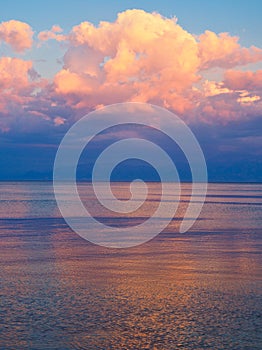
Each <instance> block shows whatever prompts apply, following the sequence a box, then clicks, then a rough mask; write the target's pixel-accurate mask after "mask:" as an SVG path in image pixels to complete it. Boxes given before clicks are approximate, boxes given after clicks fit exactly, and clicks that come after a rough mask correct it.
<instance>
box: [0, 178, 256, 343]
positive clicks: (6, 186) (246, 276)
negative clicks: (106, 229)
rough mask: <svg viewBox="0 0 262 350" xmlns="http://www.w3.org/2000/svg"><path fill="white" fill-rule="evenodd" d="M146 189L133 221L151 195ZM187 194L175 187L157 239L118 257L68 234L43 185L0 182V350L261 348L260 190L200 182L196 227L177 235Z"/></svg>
mask: <svg viewBox="0 0 262 350" xmlns="http://www.w3.org/2000/svg"><path fill="white" fill-rule="evenodd" d="M88 186H90V185H89V184H85V183H83V184H80V190H81V195H82V198H83V200H84V201H85V202H86V204H87V206H88V203H89V204H90V203H91V201H92V198H90V196H89V194H88V193H89V191H88ZM114 186H115V189H114V190H115V192H116V193H117V194H118V196H119V197H123V196H126V195H127V194H126V193H127V192H126V190H127V188H126V184H121V183H118V184H115V185H114ZM150 191H151V192H150V197H149V202H148V205H147V206H146V207H145V208H144V209H143V212H142V213H141V217H146V216H147V215H148V211H150V208H152V207H154V205H155V204H154V203H155V200H156V198H157V197H158V195H159V186H158V185H157V184H153V183H152V184H150ZM189 193H190V185H187V184H184V185H183V196H182V198H181V207H180V211H179V212H178V215H177V217H176V218H175V220H173V221H172V223H171V224H170V225H169V226H168V227H167V228H166V229H165V231H164V232H163V233H162V234H160V235H159V236H158V237H156V238H154V239H153V240H151V241H150V242H148V243H146V244H143V245H141V246H137V247H134V248H129V249H120V250H119V249H107V248H103V247H99V246H95V245H93V244H91V243H88V242H87V241H85V240H83V239H82V238H81V237H79V236H78V235H76V234H75V233H73V232H72V231H71V230H70V229H69V228H68V226H67V225H66V223H65V222H64V220H63V219H62V218H61V215H60V213H59V210H58V208H57V206H56V203H55V200H54V195H53V189H52V184H51V183H47V182H46V183H39V182H23V183H22V182H21V183H0V196H1V197H0V218H1V219H0V251H1V255H0V264H1V269H0V283H1V284H0V286H1V289H0V348H1V349H5V350H8V349H52V350H54V349H61V350H62V349H63V350H64V349H90V350H95V349H105V350H107V349H117V350H120V349H132V350H136V349H137V350H140V349H159V350H162V349H167V350H173V349H187V350H188V349H190V350H191V349H192V350H197V349H236V350H240V349H250V350H251V349H261V348H262V336H261V328H262V327H261V326H262V302H261V290H262V275H261V266H262V255H261V248H262V237H261V227H262V211H261V208H262V207H261V205H262V185H258V184H210V185H209V191H208V196H207V200H206V203H205V205H204V207H203V211H202V213H201V216H200V218H199V220H198V221H197V222H196V223H195V225H194V226H193V228H192V229H191V230H190V232H188V233H186V234H178V233H177V227H178V225H179V222H180V220H181V218H182V214H183V210H184V207H185V206H186V205H187V202H188V200H189V198H190V196H189ZM171 200H172V198H171ZM193 200H195V201H197V200H198V198H197V197H196V198H194V199H193ZM69 205H70V203H69ZM103 217H104V218H106V220H107V221H108V222H111V221H114V224H116V223H117V220H120V219H121V218H117V217H110V216H109V215H108V213H105V215H103ZM163 219H164V218H163ZM110 220H111V221H110ZM128 220H131V221H132V220H137V219H136V218H134V217H131V216H130V217H129V218H128ZM120 221H121V220H120Z"/></svg>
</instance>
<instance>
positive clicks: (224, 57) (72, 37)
mask: <svg viewBox="0 0 262 350" xmlns="http://www.w3.org/2000/svg"><path fill="white" fill-rule="evenodd" d="M15 28H16V29H15ZM32 33H33V32H32V30H31V28H30V26H28V25H27V24H25V23H22V22H19V21H9V22H4V23H2V24H1V25H0V38H1V39H2V40H4V41H5V42H7V43H9V44H10V45H12V47H13V48H14V49H15V50H16V51H22V50H24V49H25V48H28V47H30V46H31V45H32ZM38 39H39V40H40V41H41V42H43V41H46V40H49V39H53V40H56V41H64V40H66V42H67V43H66V44H67V51H66V53H65V55H64V58H63V63H64V65H63V68H62V69H61V70H60V71H58V73H57V74H55V76H54V77H53V79H50V80H51V81H50V83H49V84H47V82H46V81H44V79H39V77H38V75H37V73H36V72H35V71H34V69H33V63H32V62H31V61H23V60H20V59H17V58H8V57H3V58H1V60H0V70H1V76H0V88H1V90H2V95H1V97H0V111H2V112H3V111H5V112H4V113H13V112H10V110H11V108H13V107H11V106H15V108H14V110H16V108H20V110H22V111H24V112H25V113H27V112H28V111H30V114H31V115H33V116H35V117H41V118H45V120H49V119H48V118H50V120H51V119H52V125H62V124H63V123H64V122H65V115H68V114H70V116H72V114H73V115H74V117H75V118H78V117H79V116H81V115H83V114H84V113H86V112H88V111H90V110H92V109H96V108H97V106H100V105H108V104H112V103H119V102H126V101H139V102H148V103H153V104H157V105H160V106H163V107H166V108H168V109H170V110H172V111H173V112H175V113H178V114H179V115H181V116H182V117H184V119H186V120H187V121H189V122H192V121H194V122H195V121H201V122H208V123H213V122H227V121H229V120H235V119H238V118H247V117H248V116H253V115H254V116H257V115H258V114H259V113H260V114H261V110H262V106H261V104H262V102H261V97H262V87H261V86H262V82H261V81H262V73H261V72H262V71H259V70H258V71H257V72H251V71H250V72H243V71H241V70H239V66H240V65H247V64H249V63H254V62H259V61H261V60H262V50H261V49H259V48H256V47H251V48H245V47H242V46H241V45H240V43H239V42H238V38H237V37H234V36H230V35H229V34H228V33H220V34H216V33H214V32H211V31H206V32H204V33H203V34H201V35H199V36H196V35H194V34H191V33H189V32H187V31H186V30H185V29H183V28H182V27H181V26H180V25H179V24H178V22H177V20H176V18H165V17H163V16H161V15H160V14H158V13H147V12H145V11H143V10H127V11H125V12H122V13H120V14H118V16H117V19H116V20H115V21H114V22H101V23H100V24H99V25H98V26H95V25H93V24H92V23H89V22H82V23H80V24H79V25H76V26H75V27H73V28H72V30H71V32H70V33H69V34H62V29H61V28H60V27H59V26H58V25H54V26H53V27H52V28H51V29H50V30H48V31H43V32H40V33H39V34H38ZM236 67H237V68H238V70H235V68H236ZM217 69H219V71H220V72H221V73H220V75H221V77H218V76H217V78H216V79H214V77H213V78H212V79H210V76H211V73H212V72H213V71H215V70H217ZM228 69H230V70H228ZM224 73H225V75H224V80H223V74H224ZM65 109H67V110H68V111H70V113H68V114H66V113H65V114H63V113H62V114H61V115H60V114H59V113H60V110H63V111H64V110H65ZM72 111H73V113H72ZM52 113H53V114H52ZM51 114H52V115H53V117H52V115H51ZM50 115H51V117H50ZM72 118H73V117H72ZM4 127H5V126H2V129H3V128H4Z"/></svg>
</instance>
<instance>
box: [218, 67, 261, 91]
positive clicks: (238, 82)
mask: <svg viewBox="0 0 262 350" xmlns="http://www.w3.org/2000/svg"><path fill="white" fill-rule="evenodd" d="M224 85H225V86H227V87H229V88H230V89H234V90H261V91H262V69H260V70H257V71H256V72H252V71H245V72H242V71H240V70H229V71H227V72H226V73H225V81H224Z"/></svg>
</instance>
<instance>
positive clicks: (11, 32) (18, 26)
mask: <svg viewBox="0 0 262 350" xmlns="http://www.w3.org/2000/svg"><path fill="white" fill-rule="evenodd" d="M32 37H33V30H32V28H31V27H30V26H29V25H28V24H27V23H24V22H20V21H16V20H10V21H7V22H2V23H0V41H4V42H6V43H7V44H9V45H10V46H11V47H12V49H13V50H14V51H16V52H23V51H24V50H26V49H29V48H31V47H32V44H33V39H32Z"/></svg>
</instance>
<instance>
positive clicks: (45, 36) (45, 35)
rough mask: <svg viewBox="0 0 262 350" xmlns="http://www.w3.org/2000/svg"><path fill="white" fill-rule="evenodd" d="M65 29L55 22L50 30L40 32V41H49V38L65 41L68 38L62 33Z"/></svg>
mask: <svg viewBox="0 0 262 350" xmlns="http://www.w3.org/2000/svg"><path fill="white" fill-rule="evenodd" d="M62 31H63V29H62V28H61V27H60V26H59V25H57V24H55V25H53V26H52V28H51V29H50V30H45V31H42V32H40V33H39V34H38V36H37V37H38V39H39V40H40V41H47V40H51V39H53V40H56V41H65V40H66V39H67V37H66V35H63V34H61V32H62Z"/></svg>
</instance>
